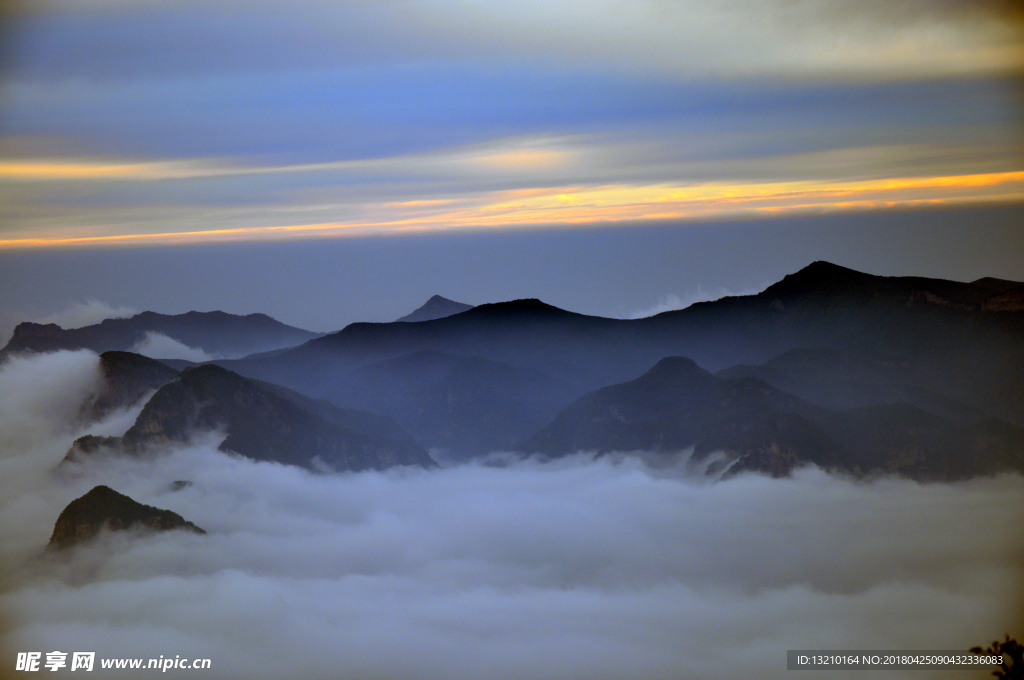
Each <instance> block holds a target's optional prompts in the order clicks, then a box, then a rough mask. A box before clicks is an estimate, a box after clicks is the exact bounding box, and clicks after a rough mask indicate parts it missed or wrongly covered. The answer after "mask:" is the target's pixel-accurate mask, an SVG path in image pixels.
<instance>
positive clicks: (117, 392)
mask: <svg viewBox="0 0 1024 680" xmlns="http://www.w3.org/2000/svg"><path fill="white" fill-rule="evenodd" d="M100 370H101V371H103V391H102V392H100V394H99V395H98V396H97V397H96V399H95V400H94V401H93V402H92V403H91V404H88V405H87V406H86V408H85V411H86V412H87V413H88V415H89V418H90V419H91V420H98V419H99V418H101V417H103V416H104V415H106V414H108V413H110V412H111V411H114V410H116V409H119V408H124V407H126V406H131V405H132V404H134V403H136V402H137V401H138V400H139V399H141V398H142V397H143V396H144V395H145V394H146V393H147V392H149V391H150V390H155V389H157V388H159V387H162V386H163V385H166V384H167V383H169V382H170V381H172V380H174V378H175V376H177V375H178V372H177V371H176V370H174V369H173V368H170V367H169V366H167V365H165V364H163V363H161V362H159V361H156V360H155V359H150V358H148V357H144V356H142V355H139V354H133V353H131V352H104V353H103V354H101V355H100Z"/></svg>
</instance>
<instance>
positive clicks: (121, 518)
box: [48, 486, 206, 549]
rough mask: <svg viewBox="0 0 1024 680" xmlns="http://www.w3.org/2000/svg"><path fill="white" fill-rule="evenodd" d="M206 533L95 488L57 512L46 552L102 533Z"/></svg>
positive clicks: (166, 512) (173, 516) (165, 512)
mask: <svg viewBox="0 0 1024 680" xmlns="http://www.w3.org/2000/svg"><path fill="white" fill-rule="evenodd" d="M104 529H105V530H107V531H127V530H135V529H141V530H144V531H171V530H175V529H181V530H185V531H191V532H194V533H197V534H205V533H206V532H205V531H203V530H202V529H200V528H199V527H197V526H196V525H195V524H193V523H192V522H188V521H185V519H184V518H183V517H182V516H181V515H179V514H177V513H174V512H171V511H170V510H161V509H160V508H154V507H152V506H149V505H143V504H142V503H138V502H136V501H134V500H132V499H131V498H129V497H128V496H125V495H124V494H120V493H118V492H116V491H114V490H113V489H111V488H110V487H108V486H97V487H94V488H93V489H92V491H90V492H89V493H87V494H85V495H84V496H82V497H81V498H76V499H75V500H73V501H71V502H70V503H68V505H67V507H66V508H64V510H63V511H62V512H61V513H60V516H59V517H58V518H57V523H56V524H54V526H53V535H52V536H50V543H49V546H48V547H49V548H50V549H65V548H70V547H73V546H76V545H81V544H82V543H86V542H88V541H90V540H92V539H93V538H95V537H96V536H97V534H99V533H100V532H101V531H103V530H104Z"/></svg>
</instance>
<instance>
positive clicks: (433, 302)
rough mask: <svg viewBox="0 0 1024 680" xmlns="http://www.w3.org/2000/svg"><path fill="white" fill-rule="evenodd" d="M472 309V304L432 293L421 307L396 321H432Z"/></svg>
mask: <svg viewBox="0 0 1024 680" xmlns="http://www.w3.org/2000/svg"><path fill="white" fill-rule="evenodd" d="M469 309H473V305H467V304H465V303H462V302H455V301H454V300H449V299H448V298H445V297H441V296H440V295H434V296H433V297H431V298H430V299H429V300H427V301H426V303H424V305H423V306H422V307H420V308H419V309H417V310H416V311H414V312H412V313H411V314H406V315H405V316H403V317H402V318H400V319H398V321H404V322H406V323H409V322H416V321H433V320H434V319H443V318H444V317H446V316H452V315H453V314H460V313H462V312H465V311H466V310H469Z"/></svg>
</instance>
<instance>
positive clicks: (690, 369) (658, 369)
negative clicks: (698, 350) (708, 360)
mask: <svg viewBox="0 0 1024 680" xmlns="http://www.w3.org/2000/svg"><path fill="white" fill-rule="evenodd" d="M644 375H645V376H651V377H660V378H667V377H672V378H691V377H711V374H710V373H708V372H707V371H705V370H704V369H703V368H701V367H700V366H698V365H697V362H696V361H694V360H693V359H691V358H689V357H665V358H664V359H662V360H660V361H659V362H658V363H656V364H654V366H652V367H651V369H650V370H648V371H647V373H645V374H644Z"/></svg>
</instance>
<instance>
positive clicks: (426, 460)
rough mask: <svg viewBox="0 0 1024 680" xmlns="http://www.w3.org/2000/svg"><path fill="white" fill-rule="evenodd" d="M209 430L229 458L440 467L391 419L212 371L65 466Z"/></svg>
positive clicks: (194, 376) (336, 466) (76, 452)
mask: <svg viewBox="0 0 1024 680" xmlns="http://www.w3.org/2000/svg"><path fill="white" fill-rule="evenodd" d="M210 430H220V431H223V432H224V433H226V434H227V438H226V439H225V440H224V441H223V442H222V443H221V445H220V449H221V450H223V451H229V452H234V453H238V454H241V455H243V456H246V457H248V458H252V459H254V460H262V461H273V462H277V463H282V464H287V465H299V466H302V467H306V468H310V469H316V470H335V471H348V470H352V471H354V470H366V469H373V470H381V469H384V468H387V467H391V466H393V465H418V466H423V467H431V466H433V465H434V463H433V461H432V460H431V458H430V456H429V455H427V453H426V451H424V450H423V448H422V447H420V446H419V445H418V444H416V443H415V442H414V441H413V440H412V439H410V438H409V436H408V435H407V434H406V433H405V431H404V430H402V429H401V428H400V427H399V426H398V425H396V424H395V423H394V421H392V420H391V419H390V418H386V417H383V416H377V415H373V414H371V413H365V412H362V411H355V410H348V409H342V408H338V407H337V406H334V405H332V404H329V403H327V402H324V401H316V400H313V399H309V398H308V397H304V396H302V395H300V394H296V393H295V392H292V391H291V390H287V389H285V388H282V387H278V386H277V385H270V384H268V383H262V382H259V381H254V380H249V379H247V378H243V377H242V376H240V375H238V374H237V373H232V372H231V371H228V370H226V369H223V368H221V367H219V366H215V365H212V364H209V365H203V366H197V367H195V368H190V369H187V370H185V371H182V372H181V373H180V374H179V375H178V376H177V377H176V378H175V379H174V380H173V381H171V382H169V383H167V384H166V385H164V386H163V387H161V388H160V389H159V390H157V392H156V394H154V395H153V397H152V398H151V399H150V400H149V402H147V403H146V406H145V407H144V408H143V409H142V412H141V413H140V414H139V416H138V418H137V419H136V421H135V424H134V425H133V426H132V427H131V428H130V429H129V430H128V431H127V432H126V433H125V435H124V436H123V437H120V438H111V437H92V436H87V437H83V438H81V439H79V440H78V441H76V442H75V444H74V445H73V446H72V448H71V450H70V451H69V452H68V455H67V456H66V457H65V461H66V462H72V461H75V460H82V459H83V458H85V457H88V456H89V455H93V454H96V453H98V452H102V451H112V452H117V451H121V452H123V453H127V454H132V455H137V454H142V453H145V452H146V451H148V450H151V449H154V448H156V447H159V446H162V445H166V444H184V443H187V442H188V441H189V440H190V439H191V437H192V436H193V435H194V434H196V433H198V432H203V431H210Z"/></svg>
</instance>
